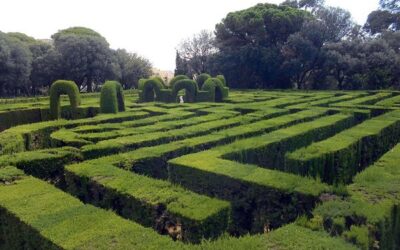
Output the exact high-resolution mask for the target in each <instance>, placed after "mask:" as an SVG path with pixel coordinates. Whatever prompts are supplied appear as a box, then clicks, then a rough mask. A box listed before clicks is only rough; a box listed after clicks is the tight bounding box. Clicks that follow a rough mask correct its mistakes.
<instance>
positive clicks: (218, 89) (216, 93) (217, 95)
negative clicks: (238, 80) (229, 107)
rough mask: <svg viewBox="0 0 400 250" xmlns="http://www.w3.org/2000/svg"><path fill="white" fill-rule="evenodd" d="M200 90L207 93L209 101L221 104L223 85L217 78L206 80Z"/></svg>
mask: <svg viewBox="0 0 400 250" xmlns="http://www.w3.org/2000/svg"><path fill="white" fill-rule="evenodd" d="M201 90H202V91H208V92H209V95H210V100H213V101H215V102H222V101H223V99H224V84H223V83H222V82H221V80H219V79H218V78H208V79H207V81H205V83H204V84H203V87H202V88H201Z"/></svg>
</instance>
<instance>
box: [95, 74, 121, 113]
mask: <svg viewBox="0 0 400 250" xmlns="http://www.w3.org/2000/svg"><path fill="white" fill-rule="evenodd" d="M100 111H101V113H118V111H125V103H124V93H123V89H122V86H121V84H120V83H119V82H116V81H107V82H106V83H104V85H103V87H102V88H101V94H100Z"/></svg>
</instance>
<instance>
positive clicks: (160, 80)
mask: <svg viewBox="0 0 400 250" xmlns="http://www.w3.org/2000/svg"><path fill="white" fill-rule="evenodd" d="M150 79H152V80H155V81H157V82H159V83H160V84H161V85H162V86H163V87H164V88H165V87H166V84H165V82H164V80H163V79H162V78H161V77H160V76H152V77H151V78H150Z"/></svg>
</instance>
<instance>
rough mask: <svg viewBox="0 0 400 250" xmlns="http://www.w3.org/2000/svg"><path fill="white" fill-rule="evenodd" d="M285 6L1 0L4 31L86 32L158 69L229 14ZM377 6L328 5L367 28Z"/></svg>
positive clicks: (343, 1) (176, 0)
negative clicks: (80, 29) (82, 29)
mask: <svg viewBox="0 0 400 250" xmlns="http://www.w3.org/2000/svg"><path fill="white" fill-rule="evenodd" d="M259 2H269V3H280V2H282V0H268V1H260V0H136V1H135V0H112V1H110V0H108V1H105V0H63V1H60V0H36V1H32V0H1V9H2V13H1V15H0V31H3V32H23V33H26V34H27V35H30V36H33V37H35V38H50V36H51V35H52V34H53V33H55V32H57V31H58V30H60V29H65V28H68V27H71V26H84V27H88V28H91V29H94V30H95V31H97V32H99V33H100V34H102V35H103V36H104V37H105V38H106V39H107V40H108V42H109V43H110V45H111V47H112V48H114V49H117V48H125V49H127V50H128V51H131V52H137V53H138V54H140V55H142V56H144V57H147V58H148V59H150V61H151V62H152V63H153V65H154V67H157V68H160V69H163V70H173V69H174V68H175V48H176V47H177V45H178V44H179V42H180V41H181V40H182V39H184V38H186V37H190V36H191V35H193V34H194V33H197V32H199V31H200V30H202V29H207V30H214V27H215V24H216V23H218V22H220V21H221V19H222V18H224V17H225V16H226V14H227V13H228V12H231V11H235V10H240V9H245V8H248V7H251V6H253V5H255V4H257V3H259ZM378 2H379V0H326V3H327V4H328V5H331V6H339V7H342V8H344V9H347V10H349V11H350V12H351V13H352V15H353V18H354V20H355V21H356V22H357V23H359V24H364V22H365V20H366V18H367V16H368V14H369V13H370V12H371V11H372V10H375V9H376V8H377V7H378Z"/></svg>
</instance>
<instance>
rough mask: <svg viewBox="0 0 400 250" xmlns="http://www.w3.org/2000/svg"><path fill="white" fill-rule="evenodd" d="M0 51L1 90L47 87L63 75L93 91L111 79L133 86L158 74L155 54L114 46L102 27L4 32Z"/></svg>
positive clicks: (6, 92)
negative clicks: (41, 35) (48, 33)
mask: <svg viewBox="0 0 400 250" xmlns="http://www.w3.org/2000/svg"><path fill="white" fill-rule="evenodd" d="M0 53H1V56H0V96H19V95H36V94H42V93H46V92H47V91H48V89H49V87H50V85H51V84H52V82H54V81H55V80H57V79H68V80H73V81H74V82H76V84H77V85H78V87H79V89H81V90H82V91H87V92H91V91H94V90H96V89H97V87H98V86H99V85H101V83H103V82H104V81H105V80H107V79H115V80H118V81H119V82H121V84H122V86H123V87H124V88H125V89H130V88H136V87H137V86H138V80H139V79H140V78H142V77H146V78H147V77H149V76H150V75H151V74H152V65H151V63H150V62H149V60H147V59H146V58H143V57H141V56H139V55H137V54H135V53H129V52H127V51H126V50H121V49H118V50H113V49H111V48H110V46H109V44H108V42H107V40H106V39H105V38H104V37H102V36H101V35H100V34H99V33H97V32H95V31H93V30H91V29H88V28H83V27H72V28H68V29H64V30H60V31H58V32H57V33H55V34H53V35H52V39H51V40H35V39H34V38H32V37H29V36H27V35H25V34H22V33H0ZM77 58H79V60H77Z"/></svg>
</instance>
